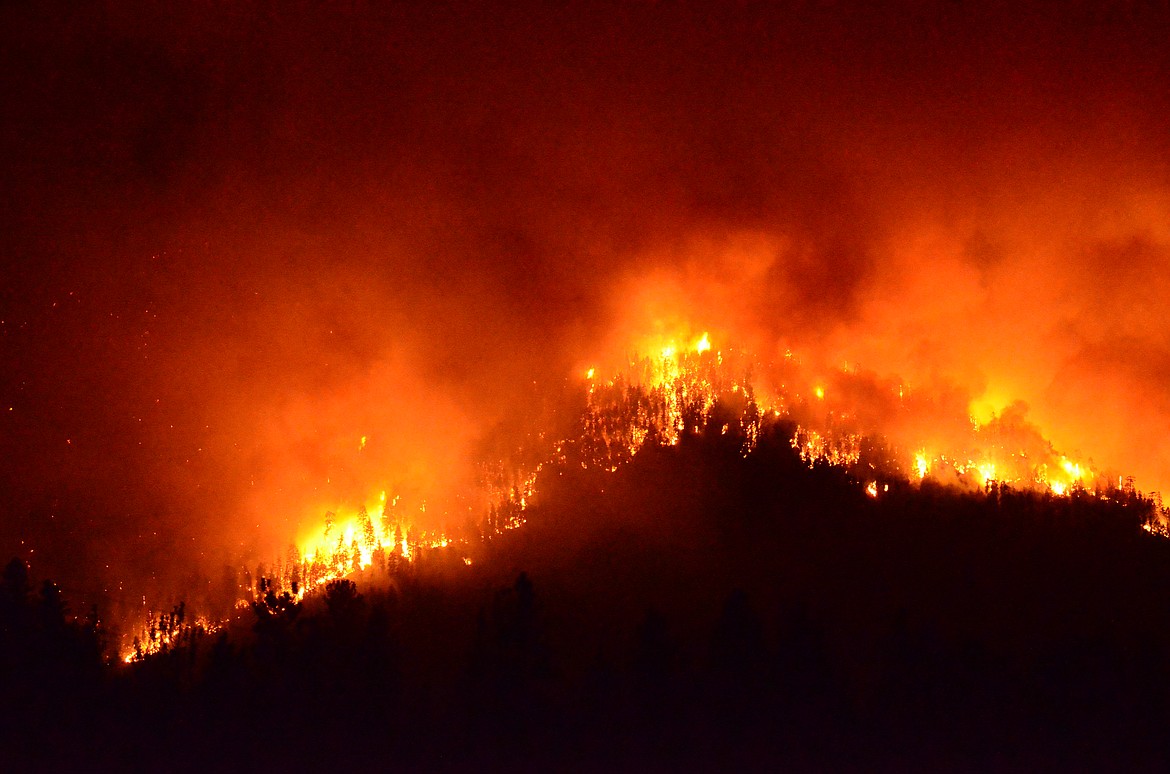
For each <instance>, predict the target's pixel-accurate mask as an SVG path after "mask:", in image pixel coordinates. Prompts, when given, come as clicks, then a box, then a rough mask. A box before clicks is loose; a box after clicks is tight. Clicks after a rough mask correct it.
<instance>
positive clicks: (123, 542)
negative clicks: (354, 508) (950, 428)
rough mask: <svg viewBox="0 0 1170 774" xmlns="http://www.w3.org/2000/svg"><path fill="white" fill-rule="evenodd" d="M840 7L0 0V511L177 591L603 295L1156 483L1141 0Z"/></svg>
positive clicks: (1164, 395)
mask: <svg viewBox="0 0 1170 774" xmlns="http://www.w3.org/2000/svg"><path fill="white" fill-rule="evenodd" d="M862 5H863V7H861V8H852V7H851V6H850V5H849V4H843V3H842V4H837V3H795V4H773V3H760V4H754V3H727V4H708V3H668V2H663V3H613V4H592V3H590V4H567V7H564V8H553V7H552V4H548V5H540V4H527V3H500V4H458V3H456V4H448V5H439V4H420V5H418V6H411V5H404V4H381V3H371V4H365V3H345V4H339V5H338V6H337V7H332V6H331V7H329V8H318V7H316V6H313V5H310V4H293V3H271V4H264V3H211V2H206V3H191V4H187V5H186V6H185V8H184V9H182V10H175V9H174V8H172V7H171V4H159V5H158V6H154V5H149V4H144V3H135V2H112V3H105V4H95V5H93V6H90V7H87V8H77V7H75V4H72V3H60V4H52V3H9V4H5V5H4V6H3V7H2V8H0V30H2V31H0V59H2V61H0V73H2V74H0V95H2V96H0V100H2V105H3V109H0V164H2V167H0V169H2V178H0V179H2V180H3V184H2V186H0V234H2V235H3V236H2V238H0V255H2V259H0V265H2V274H0V277H2V282H0V358H2V359H0V493H2V496H0V548H2V549H3V550H4V551H6V552H7V553H8V554H9V555H19V556H22V557H24V558H26V559H28V560H30V561H31V562H32V564H33V566H34V570H36V571H37V572H39V573H44V574H51V575H53V576H54V577H57V578H59V579H60V580H62V581H63V582H64V583H65V584H66V585H67V587H70V588H74V589H77V590H78V591H79V593H80V594H81V595H82V596H84V595H87V594H88V595H96V594H101V593H103V590H109V593H111V594H115V592H116V590H117V589H118V588H119V585H121V588H122V591H123V592H124V593H127V594H131V595H132V594H135V593H137V590H138V589H143V590H146V589H148V588H154V586H153V585H152V584H162V585H163V586H166V585H167V584H171V585H173V586H176V587H181V585H182V583H183V582H184V581H183V579H184V578H186V577H188V576H191V575H192V574H196V573H203V574H211V575H214V574H215V573H216V572H218V571H219V568H220V567H222V565H223V564H225V563H229V562H233V561H236V560H237V559H238V558H240V557H249V556H251V557H253V558H254V557H256V556H266V555H267V552H270V551H274V550H281V547H282V546H283V545H285V544H286V543H287V542H288V540H289V539H290V537H291V535H292V533H293V532H294V531H295V530H296V529H297V528H298V526H299V525H301V524H302V523H303V521H304V519H305V518H306V513H305V509H306V508H307V507H309V506H310V505H312V506H315V505H316V504H317V500H318V499H320V498H319V495H320V494H321V492H322V491H327V493H328V495H329V496H331V497H337V498H346V497H349V496H351V495H352V496H355V497H356V496H364V495H365V494H367V490H368V488H369V487H370V486H371V485H375V486H376V484H371V481H374V480H378V478H379V476H382V477H385V476H386V471H388V470H393V471H407V472H409V475H410V476H412V477H414V478H422V479H425V481H426V482H427V486H430V487H433V488H436V489H441V488H444V487H453V486H458V485H459V484H460V483H461V482H463V481H464V480H465V479H466V478H467V476H468V475H469V473H468V471H467V469H466V468H467V464H468V463H467V459H468V457H469V455H470V454H471V452H472V450H473V449H475V448H476V444H477V442H478V440H479V439H480V438H481V437H482V435H483V434H484V433H485V432H487V431H488V430H489V429H490V428H492V427H494V426H495V425H496V424H498V423H499V422H501V421H502V420H503V419H504V418H506V417H508V416H510V415H511V414H513V413H514V412H516V411H518V410H523V408H524V406H525V401H526V396H527V395H528V392H526V390H527V388H528V386H529V385H531V384H532V382H533V381H534V380H535V381H537V382H538V383H539V384H545V383H547V384H561V383H562V382H563V380H564V379H565V378H566V377H567V376H570V375H571V374H573V373H574V372H575V369H578V368H579V367H580V366H581V364H582V363H584V362H586V361H588V359H589V358H591V357H594V356H596V355H597V354H598V351H599V349H607V348H612V347H620V346H621V344H620V342H621V341H622V340H623V337H624V336H625V335H626V334H627V333H628V332H629V330H630V329H631V326H635V322H634V321H635V320H636V321H643V316H645V315H648V316H649V317H654V316H655V315H658V316H662V315H671V314H674V315H680V316H686V317H689V318H698V319H692V322H694V324H696V325H703V326H709V327H710V328H711V329H712V330H719V331H720V332H722V333H723V334H724V335H725V336H726V337H729V338H730V337H734V338H737V339H740V340H743V341H748V342H751V343H752V345H753V346H755V347H756V349H757V350H760V351H763V352H764V353H775V352H783V351H785V350H786V349H787V348H790V347H791V348H797V349H799V350H800V351H801V352H803V353H805V355H806V357H808V358H809V359H810V360H811V361H817V360H823V361H824V362H826V363H835V362H840V361H842V360H846V361H851V362H857V363H861V364H863V365H864V366H865V367H866V368H869V369H872V370H873V371H875V372H876V373H878V374H881V375H884V376H890V377H897V378H901V379H905V380H907V381H908V382H909V383H912V384H914V385H916V386H919V387H920V388H922V389H937V390H940V391H945V390H951V391H955V390H957V391H958V392H959V394H961V395H962V396H963V399H964V400H967V399H970V400H983V401H984V404H986V405H988V406H991V407H992V408H993V409H994V410H1000V409H1002V408H1003V407H1004V406H1006V405H1008V404H1009V403H1010V402H1011V401H1013V400H1017V399H1018V400H1023V401H1025V402H1026V403H1027V405H1028V407H1029V408H1028V412H1029V413H1028V416H1029V417H1030V419H1031V420H1032V421H1034V422H1035V423H1036V424H1037V425H1038V426H1039V427H1040V428H1042V429H1043V431H1044V432H1045V434H1046V435H1047V436H1048V437H1050V438H1051V439H1052V440H1053V441H1054V443H1058V444H1059V445H1060V446H1061V448H1066V449H1070V450H1073V449H1075V450H1079V451H1081V452H1082V453H1084V454H1085V455H1088V456H1091V457H1093V458H1094V459H1096V460H1098V461H1100V462H1101V463H1103V464H1109V465H1112V466H1115V467H1118V468H1121V469H1123V470H1125V471H1126V472H1131V473H1133V474H1134V475H1136V476H1138V478H1139V483H1143V484H1144V486H1145V488H1146V489H1156V488H1162V487H1166V486H1170V437H1168V434H1167V432H1166V431H1167V429H1168V427H1170V387H1167V385H1168V384H1170V271H1167V268H1168V259H1170V46H1167V45H1166V41H1167V40H1168V39H1170V37H1168V33H1170V10H1167V9H1166V8H1165V7H1163V9H1162V10H1158V11H1151V10H1148V9H1147V7H1146V5H1145V4H1139V3H1100V4H1093V5H1085V4H1070V3H1055V2H1054V3H1050V4H1027V8H1021V7H1019V6H1020V5H1021V4H1018V3H961V2H953V3H939V4H933V3H904V4H891V5H889V6H887V7H885V8H883V9H876V8H871V7H868V6H870V5H877V4H862ZM1151 5H1153V4H1151ZM647 299H650V300H649V301H647ZM668 307H669V309H668ZM664 309H665V310H666V311H664ZM363 435H365V436H368V437H369V439H370V440H369V444H368V445H367V447H366V448H365V449H362V450H360V452H359V439H360V438H361V436H363ZM395 475H397V474H395ZM402 475H404V476H405V475H407V473H406V472H404V473H402Z"/></svg>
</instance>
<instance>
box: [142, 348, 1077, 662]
mask: <svg viewBox="0 0 1170 774" xmlns="http://www.w3.org/2000/svg"><path fill="white" fill-rule="evenodd" d="M678 341H689V342H690V344H689V345H687V346H681V347H680V346H679V345H678V344H677V343H676V342H678ZM646 351H649V352H652V353H655V355H654V356H648V357H640V356H638V355H637V354H635V355H634V356H632V357H629V358H627V360H626V364H625V366H624V367H623V368H621V369H617V370H616V371H615V372H613V373H612V374H610V378H608V379H605V378H604V377H603V378H602V379H598V369H597V367H590V368H589V369H588V370H586V371H584V378H585V381H586V383H587V384H588V390H587V391H586V397H585V407H584V411H583V414H582V416H581V423H580V426H579V427H578V428H577V430H576V433H577V435H576V436H570V437H566V438H561V439H559V440H555V441H550V442H549V443H548V444H547V446H546V447H544V448H545V450H546V451H545V453H544V457H543V459H541V461H539V462H537V463H535V464H528V465H521V464H518V463H516V464H507V465H505V464H504V463H503V462H501V463H498V464H497V463H493V464H494V465H496V467H494V468H492V470H493V471H494V472H493V473H492V475H490V476H488V478H489V479H490V480H491V481H492V482H494V483H492V484H491V485H489V486H488V489H489V490H490V491H488V492H487V493H486V495H485V496H484V498H483V499H482V502H485V503H487V504H488V505H487V506H486V510H487V513H486V515H484V514H482V513H481V514H480V516H481V523H483V524H484V525H485V527H484V529H483V531H482V537H483V538H484V539H489V538H490V537H491V535H493V534H499V533H502V532H504V531H506V530H511V529H516V528H519V527H521V526H523V524H524V523H525V519H526V516H525V513H526V511H527V509H528V508H529V507H530V506H531V504H532V502H533V501H534V499H535V498H536V497H537V495H538V491H539V486H538V485H539V482H540V480H541V478H540V476H541V473H542V471H544V470H545V469H546V468H548V467H550V466H551V467H553V468H554V469H555V468H563V467H565V466H578V465H579V466H580V467H583V468H585V469H597V470H603V471H609V472H617V471H618V470H619V469H620V468H621V467H622V466H623V465H625V464H626V463H628V462H629V461H630V460H632V459H633V458H634V456H635V455H636V454H637V453H638V452H639V451H640V450H641V448H642V447H643V446H644V445H645V444H647V443H651V442H653V443H657V444H661V445H664V446H667V445H676V444H678V443H680V442H681V441H682V440H683V439H685V438H686V437H688V436H692V435H698V434H701V433H704V432H708V428H709V427H710V428H711V429H710V432H711V433H712V434H715V433H716V432H717V434H718V436H720V437H728V436H730V437H732V438H735V439H738V443H739V451H740V453H741V454H742V455H744V456H747V455H749V454H751V453H752V452H753V451H754V450H755V449H756V447H757V444H758V442H759V439H760V438H761V435H762V433H763V432H764V429H765V426H766V425H767V424H768V423H776V425H777V426H780V425H779V423H787V424H786V425H784V427H786V428H790V430H789V432H791V433H792V435H791V438H790V442H791V445H792V447H793V449H794V450H796V451H797V453H798V454H799V455H800V458H801V460H803V462H804V463H805V464H807V465H809V466H814V465H818V464H828V465H833V466H838V467H842V468H845V469H847V470H849V471H851V473H853V474H854V475H856V476H857V477H856V478H855V480H858V481H863V482H864V484H863V485H862V489H863V491H864V492H865V494H866V495H867V496H868V497H870V498H877V497H878V496H879V492H888V491H889V484H888V483H884V482H883V481H881V479H880V478H874V477H873V472H872V471H873V470H874V469H875V468H874V466H873V464H872V463H868V464H867V463H866V462H865V450H866V448H867V447H866V439H867V437H869V436H867V434H866V433H867V431H868V432H872V430H871V429H869V428H866V427H864V426H861V425H859V423H858V420H857V419H856V418H855V417H854V415H852V414H850V413H846V412H841V411H838V410H837V409H836V407H835V406H834V407H832V409H831V410H830V407H827V406H826V407H818V408H816V409H815V410H814V409H810V408H809V407H808V406H807V405H806V404H805V403H804V402H803V401H790V400H789V399H788V397H787V393H786V391H785V389H784V384H785V381H783V380H781V379H779V378H776V379H774V380H773V382H772V383H769V382H768V381H767V379H766V378H764V377H761V376H759V374H766V373H767V369H766V368H765V367H764V366H763V364H761V363H760V362H759V361H758V360H756V359H755V358H754V357H753V356H751V355H750V354H747V353H746V352H744V351H743V350H739V349H736V348H727V349H726V350H714V347H713V342H712V341H711V338H710V336H709V334H708V333H707V332H706V331H704V332H703V333H702V334H701V335H700V336H698V337H690V336H687V335H680V336H674V337H670V338H667V339H665V340H664V339H659V340H657V341H652V340H651V346H650V348H648V349H647V350H646ZM725 353H726V354H725ZM783 363H784V364H785V365H784V366H783V367H785V368H793V367H798V366H799V364H800V359H799V358H798V357H796V356H794V355H793V353H792V352H791V351H786V352H785V357H784V359H783ZM579 373H580V372H579ZM859 374H860V372H859V370H858V369H857V368H855V367H847V368H845V369H842V370H841V372H840V376H839V378H840V379H844V380H850V379H857V378H861V377H860V375H859ZM792 383H804V384H807V383H808V382H807V381H800V380H795V381H793V382H792ZM777 384H778V385H779V387H778V388H777V386H776V385H777ZM840 384H844V385H845V388H841V389H840V391H839V394H842V395H848V394H850V393H849V390H848V389H847V387H848V384H849V382H848V381H845V382H841V383H840ZM889 389H890V396H889V397H890V401H891V403H894V402H895V401H896V404H895V405H899V406H903V407H905V406H906V405H907V403H908V401H907V392H906V390H905V385H904V384H902V383H901V382H898V383H896V384H892V385H891V386H890V387H889ZM825 392H826V386H825V385H824V384H817V385H816V387H815V388H814V394H815V395H816V397H817V399H818V400H824V396H825ZM911 397H912V395H911ZM840 402H841V401H835V403H840ZM910 402H912V401H910ZM717 405H718V406H721V407H722V408H721V410H720V412H719V413H718V414H716V413H715V408H716V406H717ZM907 410H908V409H907ZM715 417H718V419H717V420H716V419H715ZM968 419H969V424H968V426H967V434H966V436H964V437H963V438H960V439H952V440H951V443H950V444H947V443H944V442H942V441H941V440H940V439H936V438H921V439H919V440H921V441H924V442H927V443H928V444H929V445H920V446H919V445H916V446H913V447H911V448H917V449H918V451H916V452H913V453H910V454H903V453H901V452H899V451H898V450H897V448H892V449H891V455H892V460H891V461H892V462H893V463H894V464H895V468H894V470H893V471H891V472H893V473H896V474H898V475H900V476H902V477H904V479H905V480H908V481H909V480H914V479H917V480H918V481H922V480H924V479H925V478H926V476H927V474H928V473H933V474H934V476H935V477H936V478H937V479H938V480H939V481H950V482H952V483H955V484H958V485H965V486H969V487H970V486H978V487H984V486H989V485H991V484H992V483H993V482H997V483H999V484H1003V485H1011V486H1016V487H1020V488H1028V489H1034V490H1039V491H1048V492H1051V493H1052V494H1053V495H1055V496H1068V495H1069V494H1070V493H1071V492H1073V491H1074V490H1076V489H1078V488H1080V490H1082V491H1083V487H1084V485H1085V482H1086V481H1088V482H1092V481H1095V480H1099V476H1098V474H1097V473H1096V472H1095V471H1094V469H1093V468H1092V466H1091V465H1089V464H1088V463H1087V462H1083V461H1080V460H1076V459H1073V458H1071V457H1069V456H1067V455H1064V454H1057V453H1056V452H1055V451H1054V450H1053V449H1052V447H1051V445H1050V444H1048V443H1047V442H1045V441H1043V439H1039V440H1035V439H1033V441H1032V442H1031V443H1032V446H1030V447H1029V448H1027V449H1022V448H1016V447H1012V446H1010V445H1008V442H1007V441H1005V438H1012V437H1013V436H1012V432H1013V431H1014V430H1016V429H1018V428H1017V426H1016V425H1013V424H1012V422H1014V421H1016V418H1015V416H1014V415H1011V414H1010V412H1007V411H1001V412H999V413H995V412H992V413H991V414H988V415H986V421H979V419H978V418H977V417H975V416H969V417H968ZM716 422H717V423H716ZM541 437H543V434H542V435H541ZM366 441H367V436H362V437H361V444H360V446H359V450H360V449H362V448H364V447H365V444H366ZM927 448H932V449H936V450H942V451H937V452H935V453H928V452H927V451H926V449H927ZM888 474H889V473H887V474H885V475H888ZM887 480H888V479H887ZM370 491H371V492H376V494H374V495H371V496H370V497H369V498H368V499H367V500H366V501H365V502H362V503H351V504H349V505H346V506H338V505H336V504H334V505H333V506H331V507H329V508H319V509H318V510H317V512H318V513H322V512H323V513H324V514H325V515H324V519H323V520H322V522H321V523H319V524H318V525H317V526H316V527H315V528H313V529H311V530H310V531H309V532H308V533H307V534H305V535H302V537H301V539H300V540H299V541H297V542H296V543H295V545H294V546H293V547H290V550H289V552H288V555H287V556H285V557H283V558H282V560H281V561H279V562H278V563H277V564H276V566H275V569H274V571H273V572H272V573H271V577H265V578H264V579H262V580H261V587H260V589H259V590H257V589H256V588H252V589H249V593H250V594H252V597H253V599H257V598H263V596H264V594H263V593H262V592H265V591H271V590H279V591H281V592H282V593H285V592H287V593H288V594H289V595H290V598H292V599H296V600H300V599H302V598H303V597H304V596H306V595H308V594H312V593H315V591H316V590H317V589H319V588H320V587H322V586H323V585H324V584H327V583H328V582H330V581H332V580H336V579H339V578H344V577H347V576H349V575H352V574H354V573H360V572H363V571H367V570H370V569H371V568H374V569H375V570H384V571H387V572H390V571H393V569H394V568H397V567H399V566H402V564H403V563H407V564H409V563H413V562H417V561H421V560H423V559H424V557H426V556H427V555H428V554H429V553H430V552H432V551H440V550H444V549H448V548H454V549H458V550H460V554H459V555H460V556H461V558H462V561H463V564H464V565H465V566H471V565H472V564H473V559H472V557H471V556H468V555H466V551H463V550H462V547H463V546H466V545H467V542H466V541H467V538H466V536H463V537H456V536H453V535H450V534H447V533H446V532H445V531H443V530H434V531H426V532H424V531H422V530H421V529H420V527H419V525H422V524H426V523H428V521H427V519H426V518H425V515H426V513H427V501H426V500H425V499H421V497H419V496H418V495H417V494H415V495H413V496H408V495H407V493H404V492H399V491H394V488H393V487H371V488H370ZM388 491H391V492H392V494H391V495H390V496H389V497H388V495H387V492H388ZM467 508H468V511H469V512H470V513H471V514H472V515H473V516H474V515H475V513H476V511H475V506H474V505H468V506H467ZM430 523H433V520H432V521H431V522H430ZM244 604H245V605H248V604H252V602H248V601H245V602H244ZM172 624H173V621H172V622H170V623H169V624H168V626H166V627H161V628H160V627H159V626H157V625H152V627H151V636H149V637H146V636H143V637H140V639H139V643H138V645H137V646H136V647H135V648H134V649H133V650H132V651H131V652H130V653H129V654H128V659H127V660H135V659H138V658H142V657H144V654H146V655H149V654H150V653H154V652H160V651H161V650H165V649H166V648H168V647H172V646H173V644H174V643H177V642H178V641H179V638H181V637H182V636H185V635H184V634H183V631H185V630H183V629H182V628H181V627H180V628H175V627H174V626H173V625H172ZM219 625H220V624H216V623H215V622H212V621H207V620H202V621H200V622H198V624H195V623H192V624H190V625H189V626H200V627H202V628H203V629H204V630H209V631H211V630H214V627H217V626H219ZM160 631H161V632H163V633H160ZM144 642H146V643H147V644H146V645H143V643H144Z"/></svg>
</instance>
